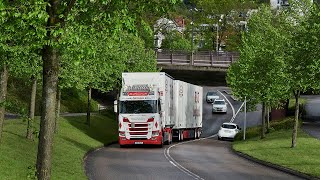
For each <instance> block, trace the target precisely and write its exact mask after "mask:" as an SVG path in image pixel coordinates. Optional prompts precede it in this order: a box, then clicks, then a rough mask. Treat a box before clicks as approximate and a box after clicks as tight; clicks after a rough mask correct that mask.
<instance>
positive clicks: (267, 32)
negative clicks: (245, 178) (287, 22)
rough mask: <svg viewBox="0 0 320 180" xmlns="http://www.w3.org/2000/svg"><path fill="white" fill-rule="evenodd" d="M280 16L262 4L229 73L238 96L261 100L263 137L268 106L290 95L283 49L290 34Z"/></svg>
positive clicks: (233, 89)
mask: <svg viewBox="0 0 320 180" xmlns="http://www.w3.org/2000/svg"><path fill="white" fill-rule="evenodd" d="M281 20H283V19H282V18H281V16H280V15H276V14H273V13H272V12H271V10H270V8H269V7H267V6H263V7H261V8H259V10H258V12H257V13H256V14H254V15H253V16H252V17H251V18H250V19H249V23H248V27H249V29H250V31H249V32H247V33H245V34H244V36H243V39H242V44H241V47H240V59H239V60H238V62H236V63H235V64H233V65H231V68H230V69H229V71H228V75H227V82H228V84H229V86H230V87H231V89H232V91H233V92H234V94H235V96H237V97H241V98H242V99H244V97H247V99H248V100H249V101H250V103H253V104H256V103H258V102H260V103H262V118H261V119H262V128H261V129H262V131H261V138H264V137H265V118H266V114H265V113H266V106H269V105H271V106H272V105H276V104H278V103H279V101H280V100H281V99H283V98H285V97H287V95H288V87H287V84H286V80H287V77H286V74H285V69H286V64H285V62H284V60H285V58H284V57H285V52H284V51H283V46H284V45H285V44H286V42H287V37H286V36H285V35H283V33H282V31H281V29H280V28H279V26H280V24H281ZM261 42H263V43H261Z"/></svg>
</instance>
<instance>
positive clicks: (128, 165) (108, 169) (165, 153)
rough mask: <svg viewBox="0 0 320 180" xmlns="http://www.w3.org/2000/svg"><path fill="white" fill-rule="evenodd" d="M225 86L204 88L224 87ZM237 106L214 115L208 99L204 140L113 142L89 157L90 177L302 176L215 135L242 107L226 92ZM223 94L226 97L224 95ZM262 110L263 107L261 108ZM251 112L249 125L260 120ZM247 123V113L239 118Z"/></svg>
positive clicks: (239, 121) (206, 177) (275, 177)
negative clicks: (157, 144) (248, 156)
mask: <svg viewBox="0 0 320 180" xmlns="http://www.w3.org/2000/svg"><path fill="white" fill-rule="evenodd" d="M224 89H225V88H224V87H216V88H210V87H204V96H205V94H206V92H207V91H208V90H220V91H221V92H223V90H224ZM223 95H225V96H226V98H227V99H228V100H229V102H230V103H231V104H232V105H233V107H234V110H232V108H231V106H230V105H229V106H228V112H227V114H212V112H211V110H212V109H211V104H207V103H206V102H205V101H204V107H203V134H202V137H203V138H202V139H200V140H195V141H185V142H183V143H174V144H173V145H170V146H169V145H166V146H164V148H154V147H148V146H136V147H131V148H119V145H117V144H115V145H111V146H108V147H103V148H100V149H97V150H95V151H93V152H91V153H89V154H88V156H87V157H86V159H85V170H86V174H87V176H88V178H89V179H95V180H100V179H101V180H102V179H103V180H105V179H119V180H122V179H124V180H125V179H152V180H153V179H154V180H156V179H237V180H238V179H299V178H297V177H294V176H291V175H289V174H286V173H283V172H280V171H277V170H274V169H270V168H268V167H264V166H261V165H259V164H256V163H253V162H250V161H248V160H245V159H242V158H240V157H238V156H237V155H234V154H233V153H232V152H231V151H230V145H231V144H230V142H228V141H218V140H217V138H216V136H215V134H216V133H217V132H218V129H219V127H220V125H221V124H222V123H223V122H228V121H230V119H231V117H232V116H233V114H234V113H235V112H236V111H237V110H238V108H239V107H240V106H241V104H242V103H241V102H236V101H233V100H232V99H231V98H230V97H229V95H227V94H225V93H223ZM220 97H223V96H222V95H221V96H220ZM258 110H259V108H258ZM258 110H257V111H255V112H250V113H248V114H247V125H248V126H253V125H257V124H259V123H260V118H259V117H260V114H259V111H258ZM235 123H238V124H239V125H240V126H241V127H242V126H243V113H240V114H239V116H238V117H237V118H236V119H235Z"/></svg>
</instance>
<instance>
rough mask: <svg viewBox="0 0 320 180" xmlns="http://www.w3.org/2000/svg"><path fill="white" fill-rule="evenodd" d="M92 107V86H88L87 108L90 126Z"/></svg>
mask: <svg viewBox="0 0 320 180" xmlns="http://www.w3.org/2000/svg"><path fill="white" fill-rule="evenodd" d="M90 107H91V87H88V109H87V124H88V126H90V111H91V110H90Z"/></svg>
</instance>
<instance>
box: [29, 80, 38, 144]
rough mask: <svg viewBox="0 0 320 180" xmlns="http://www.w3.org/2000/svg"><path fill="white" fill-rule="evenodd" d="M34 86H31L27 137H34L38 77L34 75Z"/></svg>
mask: <svg viewBox="0 0 320 180" xmlns="http://www.w3.org/2000/svg"><path fill="white" fill-rule="evenodd" d="M31 79H32V88H31V98H30V105H29V118H28V126H27V139H33V121H34V113H35V106H36V94H37V78H36V77H34V76H32V77H31Z"/></svg>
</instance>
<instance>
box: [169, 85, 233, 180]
mask: <svg viewBox="0 0 320 180" xmlns="http://www.w3.org/2000/svg"><path fill="white" fill-rule="evenodd" d="M218 92H219V93H220V94H221V95H222V96H223V97H224V98H225V99H226V100H227V102H228V103H229V104H230V106H231V109H232V114H233V115H232V117H233V116H234V115H235V110H234V107H233V105H232V104H231V102H230V101H229V100H228V98H227V97H226V96H225V95H223V94H222V93H221V92H220V91H219V90H218ZM232 117H231V119H230V122H232ZM217 135H218V133H217V134H214V135H212V136H209V137H205V138H200V139H195V140H191V141H183V142H179V143H177V144H173V145H171V146H169V147H168V149H167V148H165V149H164V152H163V154H164V156H165V158H166V159H167V160H168V161H169V162H170V164H172V165H173V166H175V167H177V168H178V169H179V170H180V171H182V172H184V173H185V174H187V175H188V176H191V177H193V178H194V179H200V180H204V178H201V177H200V176H199V175H197V174H195V173H193V172H191V171H189V170H188V169H187V168H185V167H183V166H182V165H181V164H179V163H178V162H177V161H175V160H174V159H173V158H172V157H171V155H170V149H171V148H173V147H175V146H178V145H181V144H187V143H192V142H196V141H202V140H205V139H211V138H214V137H216V136H217Z"/></svg>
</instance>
